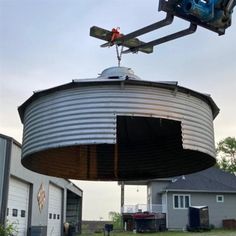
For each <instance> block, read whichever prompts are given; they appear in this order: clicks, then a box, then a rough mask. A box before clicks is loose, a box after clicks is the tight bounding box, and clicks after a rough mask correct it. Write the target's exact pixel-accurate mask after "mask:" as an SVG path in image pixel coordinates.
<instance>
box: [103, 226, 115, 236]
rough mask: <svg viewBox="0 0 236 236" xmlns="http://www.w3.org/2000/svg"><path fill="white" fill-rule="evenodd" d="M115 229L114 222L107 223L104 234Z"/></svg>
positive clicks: (108, 233)
mask: <svg viewBox="0 0 236 236" xmlns="http://www.w3.org/2000/svg"><path fill="white" fill-rule="evenodd" d="M112 230H113V224H105V226H104V234H105V233H106V232H107V235H108V236H109V235H110V232H111V231H112Z"/></svg>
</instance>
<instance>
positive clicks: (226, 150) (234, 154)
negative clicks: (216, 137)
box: [216, 137, 236, 173]
mask: <svg viewBox="0 0 236 236" xmlns="http://www.w3.org/2000/svg"><path fill="white" fill-rule="evenodd" d="M216 151H217V156H218V160H217V165H218V167H219V168H221V169H223V170H225V171H228V172H230V173H235V172H236V139H235V137H227V138H225V139H223V140H221V141H220V142H219V143H218V144H217V149H216Z"/></svg>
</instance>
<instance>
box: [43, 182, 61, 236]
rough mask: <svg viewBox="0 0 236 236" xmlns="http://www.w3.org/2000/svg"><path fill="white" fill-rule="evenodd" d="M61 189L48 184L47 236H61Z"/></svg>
mask: <svg viewBox="0 0 236 236" xmlns="http://www.w3.org/2000/svg"><path fill="white" fill-rule="evenodd" d="M61 216H62V189H61V188H59V187H57V186H55V185H53V184H49V199H48V229H47V235H48V236H61V227H62V220H61V219H62V217H61Z"/></svg>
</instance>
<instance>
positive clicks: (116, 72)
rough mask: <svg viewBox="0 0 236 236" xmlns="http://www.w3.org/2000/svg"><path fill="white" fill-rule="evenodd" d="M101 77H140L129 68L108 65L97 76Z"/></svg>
mask: <svg viewBox="0 0 236 236" xmlns="http://www.w3.org/2000/svg"><path fill="white" fill-rule="evenodd" d="M98 78H101V79H129V78H132V79H139V80H140V78H139V77H138V76H137V75H135V74H134V71H133V70H132V69H131V68H127V67H110V68H107V69H105V70H104V71H103V72H102V73H101V75H100V76H99V77H98Z"/></svg>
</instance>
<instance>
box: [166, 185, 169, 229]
mask: <svg viewBox="0 0 236 236" xmlns="http://www.w3.org/2000/svg"><path fill="white" fill-rule="evenodd" d="M168 218H169V214H168V190H166V228H167V229H168V228H169V219H168Z"/></svg>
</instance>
